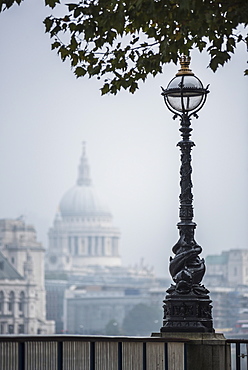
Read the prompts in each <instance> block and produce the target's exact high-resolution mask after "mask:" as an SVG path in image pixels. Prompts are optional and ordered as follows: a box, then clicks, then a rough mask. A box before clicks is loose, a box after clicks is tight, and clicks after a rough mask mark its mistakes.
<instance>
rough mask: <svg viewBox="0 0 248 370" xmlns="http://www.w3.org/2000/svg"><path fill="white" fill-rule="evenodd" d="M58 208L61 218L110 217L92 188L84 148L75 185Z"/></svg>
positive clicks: (106, 208)
mask: <svg viewBox="0 0 248 370" xmlns="http://www.w3.org/2000/svg"><path fill="white" fill-rule="evenodd" d="M59 208H60V213H61V216H62V217H84V216H111V214H110V211H109V209H108V207H106V206H105V205H104V204H103V203H102V202H101V200H100V199H99V197H98V195H97V193H96V191H95V189H94V187H93V186H92V182H91V178H90V168H89V164H88V159H87V157H86V154H85V146H83V153H82V156H81V160H80V164H79V167H78V180H77V184H76V185H75V186H73V187H72V188H71V189H69V190H68V191H67V192H66V193H65V194H64V196H63V198H62V199H61V202H60V207H59Z"/></svg>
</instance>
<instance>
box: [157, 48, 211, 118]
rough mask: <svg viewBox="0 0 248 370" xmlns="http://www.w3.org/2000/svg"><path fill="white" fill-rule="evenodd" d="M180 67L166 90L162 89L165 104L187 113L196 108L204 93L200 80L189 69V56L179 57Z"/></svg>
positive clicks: (174, 109) (173, 109)
mask: <svg viewBox="0 0 248 370" xmlns="http://www.w3.org/2000/svg"><path fill="white" fill-rule="evenodd" d="M180 64H181V69H180V70H179V71H178V73H177V74H176V77H174V78H173V79H172V80H171V81H170V83H169V84H168V86H167V88H166V90H163V93H162V95H163V96H164V99H165V103H166V105H167V106H168V107H169V108H171V110H172V111H177V112H180V113H184V114H187V113H188V112H192V111H194V110H196V109H197V108H198V107H199V106H200V105H201V103H202V102H203V99H204V96H205V95H206V89H204V87H203V85H202V83H201V81H200V80H199V78H197V77H196V76H195V75H194V73H193V72H192V71H191V70H190V69H189V64H190V57H187V56H185V55H183V56H182V57H181V58H180Z"/></svg>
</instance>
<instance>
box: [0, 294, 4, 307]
mask: <svg viewBox="0 0 248 370" xmlns="http://www.w3.org/2000/svg"><path fill="white" fill-rule="evenodd" d="M3 303H4V293H3V291H1V292H0V312H3Z"/></svg>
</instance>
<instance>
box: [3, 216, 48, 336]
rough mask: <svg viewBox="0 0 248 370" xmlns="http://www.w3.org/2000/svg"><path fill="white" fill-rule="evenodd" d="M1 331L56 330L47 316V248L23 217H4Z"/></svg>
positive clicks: (34, 331)
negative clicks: (13, 218)
mask: <svg viewBox="0 0 248 370" xmlns="http://www.w3.org/2000/svg"><path fill="white" fill-rule="evenodd" d="M0 284H1V287H0V331H1V334H21V333H23V334H24V333H25V334H52V333H54V322H53V321H47V320H46V310H45V304H46V300H45V288H44V248H43V247H42V245H41V244H40V243H38V242H37V240H36V232H35V229H34V227H33V226H31V225H26V224H25V223H24V221H23V220H22V219H17V220H9V219H2V220H0Z"/></svg>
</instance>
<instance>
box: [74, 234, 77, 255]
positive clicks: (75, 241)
mask: <svg viewBox="0 0 248 370" xmlns="http://www.w3.org/2000/svg"><path fill="white" fill-rule="evenodd" d="M74 254H75V255H76V256H77V255H78V237H77V236H75V237H74Z"/></svg>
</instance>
